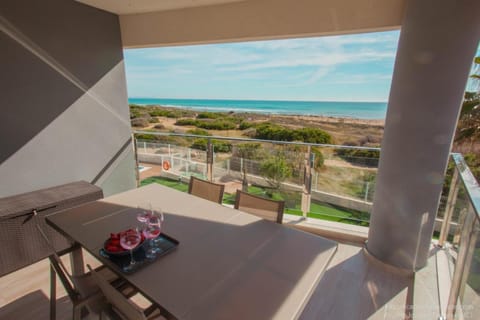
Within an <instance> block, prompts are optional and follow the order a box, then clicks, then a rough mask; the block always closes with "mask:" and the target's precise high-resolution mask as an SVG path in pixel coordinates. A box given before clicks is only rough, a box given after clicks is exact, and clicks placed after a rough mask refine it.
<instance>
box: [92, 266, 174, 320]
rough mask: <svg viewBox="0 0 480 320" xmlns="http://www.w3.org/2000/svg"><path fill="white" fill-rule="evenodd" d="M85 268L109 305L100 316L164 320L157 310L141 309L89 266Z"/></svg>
mask: <svg viewBox="0 0 480 320" xmlns="http://www.w3.org/2000/svg"><path fill="white" fill-rule="evenodd" d="M87 268H88V269H89V270H90V273H91V274H92V276H93V279H94V280H95V283H96V284H97V285H98V287H99V288H100V290H101V291H102V293H103V295H104V296H105V298H106V299H107V301H108V303H109V307H110V308H108V309H105V308H104V309H103V310H102V316H103V315H107V316H109V317H110V318H112V317H113V318H114V319H115V318H120V319H122V320H153V319H156V320H157V319H158V320H166V318H165V317H163V316H162V315H161V313H160V312H161V311H160V309H159V308H155V307H153V308H152V307H149V308H147V309H145V310H144V309H141V308H140V307H139V306H137V305H136V304H134V303H133V302H132V301H130V300H129V299H128V298H126V297H125V296H124V295H123V294H121V293H120V292H119V291H118V290H117V289H116V288H115V287H114V286H112V285H111V284H110V282H108V281H107V279H105V278H104V277H103V276H101V275H100V274H99V273H98V272H97V271H95V270H94V269H92V267H90V265H88V264H87ZM147 314H148V315H147ZM101 318H103V317H101Z"/></svg>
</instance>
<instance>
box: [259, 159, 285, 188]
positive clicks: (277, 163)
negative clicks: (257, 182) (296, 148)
mask: <svg viewBox="0 0 480 320" xmlns="http://www.w3.org/2000/svg"><path fill="white" fill-rule="evenodd" d="M260 171H261V173H262V175H263V177H264V178H265V180H267V182H268V183H269V184H270V185H271V186H272V187H274V188H279V187H280V185H281V183H282V182H283V181H285V180H286V179H287V178H289V177H291V176H292V169H291V168H290V166H289V165H288V162H287V160H286V159H285V158H284V157H275V156H274V157H270V158H268V159H266V160H265V161H263V162H262V164H261V165H260Z"/></svg>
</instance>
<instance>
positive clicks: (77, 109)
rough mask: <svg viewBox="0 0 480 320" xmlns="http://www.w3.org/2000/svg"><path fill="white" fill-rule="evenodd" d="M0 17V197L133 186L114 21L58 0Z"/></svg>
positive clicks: (26, 1)
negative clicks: (71, 186) (80, 183)
mask: <svg viewBox="0 0 480 320" xmlns="http://www.w3.org/2000/svg"><path fill="white" fill-rule="evenodd" d="M0 13H1V17H0V27H1V31H2V32H0V47H1V48H2V50H1V51H0V61H1V63H2V68H1V69H2V72H0V86H1V88H2V94H1V95H0V108H1V114H2V116H1V117H0V197H3V196H9V195H14V194H18V193H23V192H28V191H32V190H36V189H40V188H45V187H50V186H54V185H58V184H63V183H67V182H72V181H76V180H85V181H88V182H94V183H96V184H97V185H99V186H102V187H103V188H104V193H105V194H106V195H109V194H113V193H117V192H120V191H124V190H128V189H131V188H134V187H135V172H134V161H133V155H132V147H131V143H129V142H128V141H129V139H130V121H129V110H128V102H127V92H126V80H125V69H124V63H123V52H122V43H121V39H120V30H119V23H118V17H117V16H115V15H113V14H109V13H106V12H103V11H100V10H97V9H94V8H91V7H88V6H85V5H82V4H79V3H76V2H74V1H63V0H50V1H47V2H43V1H42V2H39V1H35V0H15V1H14V0H6V1H2V3H1V7H0ZM110 180H111V181H110ZM113 182H114V183H113Z"/></svg>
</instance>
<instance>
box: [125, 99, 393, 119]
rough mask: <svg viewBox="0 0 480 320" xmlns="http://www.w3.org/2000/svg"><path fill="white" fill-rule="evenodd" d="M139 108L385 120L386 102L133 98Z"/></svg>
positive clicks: (129, 100)
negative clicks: (156, 107)
mask: <svg viewBox="0 0 480 320" xmlns="http://www.w3.org/2000/svg"><path fill="white" fill-rule="evenodd" d="M128 102H129V103H131V104H138V105H161V106H164V107H175V108H186V109H193V110H197V111H219V112H230V111H234V112H252V113H266V114H286V115H315V116H326V117H339V118H358V119H382V120H383V119H385V116H386V112H387V103H386V102H351V101H344V102H342V101H286V100H278V101H275V100H224V99H218V100H217V99H157V98H129V99H128Z"/></svg>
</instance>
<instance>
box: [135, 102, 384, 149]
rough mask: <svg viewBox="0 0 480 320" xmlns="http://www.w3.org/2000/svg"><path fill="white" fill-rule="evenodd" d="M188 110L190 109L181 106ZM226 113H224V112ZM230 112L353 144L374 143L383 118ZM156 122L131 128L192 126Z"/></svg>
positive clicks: (380, 132)
mask: <svg viewBox="0 0 480 320" xmlns="http://www.w3.org/2000/svg"><path fill="white" fill-rule="evenodd" d="M158 107H159V108H161V109H166V110H179V109H180V108H171V107H163V106H158ZM185 110H189V111H191V110H190V109H185ZM225 113H227V112H225ZM230 114H232V115H235V116H238V117H242V118H243V119H245V120H246V121H250V122H266V121H268V122H272V123H276V124H279V125H283V126H286V127H290V128H301V127H314V128H320V129H322V130H325V131H326V132H328V133H329V134H331V135H332V137H333V139H334V142H335V143H336V144H344V143H350V144H355V145H378V144H379V143H380V141H381V139H382V136H383V129H384V124H385V120H384V119H357V118H338V117H328V116H317V115H283V114H261V113H243V112H235V113H230ZM157 118H158V120H159V123H152V124H150V125H149V126H147V127H144V128H135V129H137V130H142V129H153V130H156V129H155V128H154V127H155V125H157V124H162V125H164V126H165V129H162V130H158V131H175V132H179V133H180V132H183V133H184V132H187V131H188V130H191V129H194V128H195V127H191V126H177V125H175V122H176V119H174V118H167V117H157ZM208 131H209V133H210V134H212V135H216V136H228V137H245V136H244V135H243V132H242V131H241V130H208Z"/></svg>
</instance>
